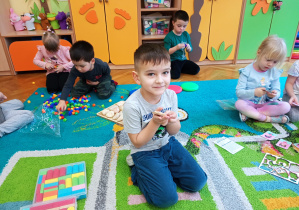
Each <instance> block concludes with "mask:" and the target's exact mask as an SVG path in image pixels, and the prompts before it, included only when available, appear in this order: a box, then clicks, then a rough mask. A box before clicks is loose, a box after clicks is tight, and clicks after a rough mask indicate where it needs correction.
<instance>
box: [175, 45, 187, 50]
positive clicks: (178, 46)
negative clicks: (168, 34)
mask: <svg viewBox="0 0 299 210" xmlns="http://www.w3.org/2000/svg"><path fill="white" fill-rule="evenodd" d="M189 47H190V46H189ZM176 48H177V50H180V49H183V48H185V44H183V43H180V44H178V45H177V46H176Z"/></svg>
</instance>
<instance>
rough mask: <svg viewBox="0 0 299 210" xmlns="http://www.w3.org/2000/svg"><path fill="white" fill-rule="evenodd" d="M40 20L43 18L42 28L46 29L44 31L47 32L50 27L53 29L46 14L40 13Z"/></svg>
mask: <svg viewBox="0 0 299 210" xmlns="http://www.w3.org/2000/svg"><path fill="white" fill-rule="evenodd" d="M38 16H39V17H40V18H41V20H40V21H41V23H40V24H41V25H42V28H43V29H44V30H47V29H48V27H51V24H50V22H49V21H48V19H47V16H46V14H45V13H39V15H38Z"/></svg>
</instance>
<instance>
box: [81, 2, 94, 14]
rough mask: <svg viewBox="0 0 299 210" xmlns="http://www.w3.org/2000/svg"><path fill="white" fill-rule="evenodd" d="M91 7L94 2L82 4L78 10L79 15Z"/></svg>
mask: <svg viewBox="0 0 299 210" xmlns="http://www.w3.org/2000/svg"><path fill="white" fill-rule="evenodd" d="M93 7H94V2H90V3H86V4H84V5H83V6H82V7H81V8H80V10H79V13H80V15H84V14H85V13H86V12H87V11H88V10H89V9H91V8H93Z"/></svg>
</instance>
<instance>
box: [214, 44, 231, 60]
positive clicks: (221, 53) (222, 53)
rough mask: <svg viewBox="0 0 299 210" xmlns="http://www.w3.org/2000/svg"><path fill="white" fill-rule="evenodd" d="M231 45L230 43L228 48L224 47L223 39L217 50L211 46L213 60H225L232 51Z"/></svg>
mask: <svg viewBox="0 0 299 210" xmlns="http://www.w3.org/2000/svg"><path fill="white" fill-rule="evenodd" d="M232 49H233V45H230V46H229V47H228V48H226V49H225V42H224V41H223V42H222V43H221V45H220V47H219V50H218V52H217V50H216V49H215V48H214V47H212V55H213V58H214V59H215V60H225V59H226V58H227V57H228V56H229V55H230V53H231V52H232Z"/></svg>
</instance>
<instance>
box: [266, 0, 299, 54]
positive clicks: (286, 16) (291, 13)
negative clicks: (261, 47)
mask: <svg viewBox="0 0 299 210" xmlns="http://www.w3.org/2000/svg"><path fill="white" fill-rule="evenodd" d="M298 11H299V2H298V0H288V1H283V4H282V6H281V8H280V10H278V11H275V12H274V14H273V20H272V24H271V29H270V35H272V34H277V36H279V37H281V38H284V40H285V42H286V45H287V50H288V51H287V57H290V56H291V52H292V49H293V47H294V46H293V43H294V40H295V38H296V32H297V26H298V21H299V12H298Z"/></svg>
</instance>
